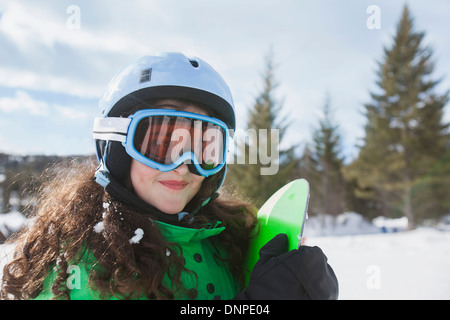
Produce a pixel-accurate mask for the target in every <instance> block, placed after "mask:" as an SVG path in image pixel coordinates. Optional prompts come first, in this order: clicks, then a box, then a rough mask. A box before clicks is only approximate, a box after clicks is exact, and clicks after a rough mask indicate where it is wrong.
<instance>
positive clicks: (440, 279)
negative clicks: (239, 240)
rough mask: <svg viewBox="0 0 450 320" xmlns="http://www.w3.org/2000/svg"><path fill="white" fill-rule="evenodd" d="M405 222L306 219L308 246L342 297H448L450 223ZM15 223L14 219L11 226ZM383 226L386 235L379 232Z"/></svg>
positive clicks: (0, 250) (350, 216)
mask: <svg viewBox="0 0 450 320" xmlns="http://www.w3.org/2000/svg"><path fill="white" fill-rule="evenodd" d="M0 216H2V215H0ZM13 216H15V217H16V218H20V217H18V216H17V215H11V219H12V217H13ZM3 219H4V220H5V219H6V218H5V216H3ZM405 223H406V221H405V220H396V221H392V220H383V219H378V220H375V221H374V223H370V222H368V221H366V220H364V219H362V217H361V216H360V215H358V214H355V213H345V214H343V215H341V216H339V217H338V218H337V219H333V218H331V217H328V216H322V217H320V218H317V217H314V218H311V219H309V220H308V221H307V222H306V226H305V234H304V235H305V245H311V246H313V245H317V246H319V247H320V248H322V250H323V251H324V252H325V254H326V255H327V257H328V261H329V263H330V265H331V266H332V267H333V269H334V271H335V273H336V275H337V277H338V279H339V285H340V296H339V299H343V300H346V299H362V300H376V299H395V300H398V299H408V300H409V299H443V300H449V299H450V229H449V228H448V225H447V226H441V227H439V228H425V227H422V228H418V229H416V230H413V231H404V227H405ZM13 225H14V222H12V221H10V222H9V226H10V228H12V227H11V226H13ZM0 227H1V226H0ZM382 227H384V230H385V231H388V233H381V232H380V229H381V228H382ZM389 231H391V232H389ZM392 231H398V232H392ZM11 248H12V247H11V246H10V245H3V246H2V245H0V258H1V261H0V277H1V271H2V269H3V267H2V266H3V265H4V263H5V262H6V260H7V259H4V258H3V257H4V256H5V254H6V253H7V252H8V251H10V250H11Z"/></svg>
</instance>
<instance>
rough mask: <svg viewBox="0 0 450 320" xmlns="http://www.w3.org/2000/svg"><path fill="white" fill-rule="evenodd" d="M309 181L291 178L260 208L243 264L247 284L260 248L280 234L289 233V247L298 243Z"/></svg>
mask: <svg viewBox="0 0 450 320" xmlns="http://www.w3.org/2000/svg"><path fill="white" fill-rule="evenodd" d="M308 201H309V184H308V181H306V180H305V179H298V180H294V181H292V182H290V183H288V184H286V185H285V186H284V187H282V188H281V189H279V190H278V191H277V192H275V193H274V194H273V195H272V196H271V197H270V198H269V199H268V200H267V201H266V202H265V203H264V205H263V206H262V207H261V209H259V211H258V225H257V226H256V228H255V232H258V230H259V232H258V233H257V235H256V237H254V238H253V239H252V240H251V242H250V247H249V250H248V255H247V258H246V263H245V266H246V268H247V269H248V270H249V272H248V273H247V275H246V276H247V277H246V278H247V283H248V280H249V278H250V273H251V270H253V267H254V266H255V264H256V262H257V261H258V259H259V250H260V249H261V248H262V247H263V246H264V245H265V244H266V243H267V242H268V241H270V240H271V239H272V238H273V237H275V236H276V235H277V234H279V233H285V234H287V236H288V241H289V248H288V249H289V250H293V249H298V247H299V246H300V245H301V239H302V235H303V227H304V224H305V220H306V219H307V216H308V213H307V210H308Z"/></svg>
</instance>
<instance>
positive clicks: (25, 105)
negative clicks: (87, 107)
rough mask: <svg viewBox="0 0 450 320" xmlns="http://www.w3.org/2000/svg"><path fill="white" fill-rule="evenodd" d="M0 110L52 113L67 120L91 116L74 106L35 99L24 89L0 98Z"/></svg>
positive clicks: (38, 114)
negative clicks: (11, 95)
mask: <svg viewBox="0 0 450 320" xmlns="http://www.w3.org/2000/svg"><path fill="white" fill-rule="evenodd" d="M0 111H3V112H5V113H13V112H23V113H25V114H26V115H35V116H47V115H49V114H50V113H53V114H56V115H57V116H62V117H63V118H65V119H69V120H87V119H89V118H90V117H91V115H88V114H87V113H86V112H84V111H80V110H79V109H77V108H76V107H69V106H64V105H60V104H50V103H48V102H47V101H41V100H36V99H34V98H33V97H32V96H30V95H29V94H28V93H27V92H26V91H24V90H16V92H15V93H14V96H13V97H3V98H0Z"/></svg>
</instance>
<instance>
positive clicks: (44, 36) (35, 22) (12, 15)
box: [0, 2, 145, 53]
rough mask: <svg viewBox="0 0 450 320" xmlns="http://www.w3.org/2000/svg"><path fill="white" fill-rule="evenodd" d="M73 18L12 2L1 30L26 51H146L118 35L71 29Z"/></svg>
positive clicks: (64, 14) (138, 44) (5, 14)
mask: <svg viewBox="0 0 450 320" xmlns="http://www.w3.org/2000/svg"><path fill="white" fill-rule="evenodd" d="M69 18H70V16H69V15H68V14H66V13H65V12H62V14H60V15H54V14H53V15H52V14H51V12H49V11H45V10H42V9H40V8H39V7H38V6H32V5H30V4H28V5H22V4H19V3H16V2H9V5H8V7H7V9H6V11H5V12H4V14H3V15H2V19H1V21H0V23H1V25H0V27H1V31H2V33H3V34H5V35H6V36H7V37H9V38H10V39H11V40H12V41H13V42H15V43H16V44H17V45H18V46H19V47H20V48H21V49H22V50H27V49H30V48H32V47H33V45H34V44H44V45H46V46H47V47H50V48H52V47H54V46H55V44H56V43H59V44H65V45H68V46H73V47H76V48H80V49H81V48H89V49H90V50H104V51H108V52H123V53H128V52H129V50H130V48H133V50H135V51H138V52H139V51H142V50H144V49H145V48H144V46H143V45H142V44H140V43H138V42H136V41H133V39H132V38H130V37H127V36H122V35H120V34H118V33H117V32H114V33H110V34H98V33H95V32H93V31H92V30H89V29H87V28H84V27H82V28H80V29H70V28H69V27H68V26H67V19H69Z"/></svg>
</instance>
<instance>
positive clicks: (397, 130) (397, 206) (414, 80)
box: [346, 6, 449, 228]
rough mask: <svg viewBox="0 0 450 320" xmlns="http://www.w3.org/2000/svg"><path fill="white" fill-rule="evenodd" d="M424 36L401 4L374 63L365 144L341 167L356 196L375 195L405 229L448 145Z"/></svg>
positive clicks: (443, 99) (440, 98)
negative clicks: (418, 191)
mask: <svg viewBox="0 0 450 320" xmlns="http://www.w3.org/2000/svg"><path fill="white" fill-rule="evenodd" d="M424 36H425V33H424V32H418V31H416V30H415V28H414V21H413V18H412V17H411V15H410V12H409V9H408V7H407V6H405V7H404V9H403V13H402V17H401V20H400V22H399V24H398V26H397V32H396V35H395V36H394V39H393V40H394V41H393V45H392V47H391V48H385V49H384V61H383V62H382V63H379V71H378V74H377V75H378V78H379V79H378V81H377V85H378V91H377V92H372V93H371V97H372V101H371V102H370V103H368V104H366V105H365V109H366V116H367V124H366V127H365V133H366V135H365V138H364V144H363V146H362V147H361V149H360V153H359V156H358V158H357V159H356V160H355V161H354V163H353V164H352V165H351V166H349V167H348V168H347V170H346V175H347V177H348V178H350V179H356V181H357V185H358V187H359V190H357V193H358V192H359V196H361V197H366V198H372V199H377V200H378V201H380V203H381V204H382V205H381V206H379V207H380V208H382V209H383V210H384V212H385V213H389V214H391V215H392V214H395V213H397V214H400V215H401V214H402V215H404V216H406V217H407V218H408V221H409V227H410V228H413V227H414V225H415V223H416V217H417V216H418V214H419V213H418V211H417V210H418V208H419V206H418V203H417V198H415V196H414V189H415V188H416V187H417V186H418V184H420V183H421V182H423V181H424V177H426V176H427V175H429V171H430V169H431V168H432V167H433V166H434V165H435V164H436V163H437V162H439V161H441V159H443V158H444V155H445V153H446V152H447V150H448V147H449V146H448V141H449V134H448V124H444V123H443V110H444V107H445V105H446V103H447V102H448V98H449V92H447V93H445V94H443V95H439V94H437V93H436V92H435V87H436V85H437V84H438V83H439V81H436V80H433V79H432V78H431V74H432V72H433V69H434V63H433V61H432V60H431V56H432V50H431V49H430V48H429V47H426V46H424V45H423V38H424ZM447 179H448V177H447ZM422 185H423V184H422ZM423 200H424V201H436V199H432V198H430V199H428V200H427V199H423Z"/></svg>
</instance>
